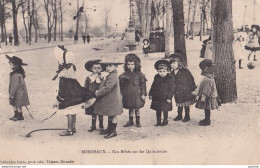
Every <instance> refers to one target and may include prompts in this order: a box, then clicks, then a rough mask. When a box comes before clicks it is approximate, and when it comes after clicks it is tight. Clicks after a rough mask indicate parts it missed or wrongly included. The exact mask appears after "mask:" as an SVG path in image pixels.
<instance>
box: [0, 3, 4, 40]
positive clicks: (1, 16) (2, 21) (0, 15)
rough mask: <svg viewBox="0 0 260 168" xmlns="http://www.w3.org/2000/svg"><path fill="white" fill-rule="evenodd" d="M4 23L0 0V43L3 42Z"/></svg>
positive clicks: (2, 7) (2, 5) (2, 6)
mask: <svg viewBox="0 0 260 168" xmlns="http://www.w3.org/2000/svg"><path fill="white" fill-rule="evenodd" d="M4 22H5V10H4V4H3V3H2V0H0V24H1V42H4V41H5V36H4Z"/></svg>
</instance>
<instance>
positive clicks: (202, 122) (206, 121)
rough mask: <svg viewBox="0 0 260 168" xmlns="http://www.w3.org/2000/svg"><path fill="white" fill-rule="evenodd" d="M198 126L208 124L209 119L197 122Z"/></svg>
mask: <svg viewBox="0 0 260 168" xmlns="http://www.w3.org/2000/svg"><path fill="white" fill-rule="evenodd" d="M199 125H200V126H207V125H210V120H207V119H204V120H201V121H200V122H199Z"/></svg>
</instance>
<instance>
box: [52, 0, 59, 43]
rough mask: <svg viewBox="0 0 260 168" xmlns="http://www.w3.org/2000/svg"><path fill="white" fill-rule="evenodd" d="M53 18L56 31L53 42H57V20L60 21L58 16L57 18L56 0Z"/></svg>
mask: <svg viewBox="0 0 260 168" xmlns="http://www.w3.org/2000/svg"><path fill="white" fill-rule="evenodd" d="M53 15H54V16H53V18H54V31H53V36H54V37H53V41H56V38H57V21H58V20H57V19H58V16H57V2H56V0H55V1H54V8H53Z"/></svg>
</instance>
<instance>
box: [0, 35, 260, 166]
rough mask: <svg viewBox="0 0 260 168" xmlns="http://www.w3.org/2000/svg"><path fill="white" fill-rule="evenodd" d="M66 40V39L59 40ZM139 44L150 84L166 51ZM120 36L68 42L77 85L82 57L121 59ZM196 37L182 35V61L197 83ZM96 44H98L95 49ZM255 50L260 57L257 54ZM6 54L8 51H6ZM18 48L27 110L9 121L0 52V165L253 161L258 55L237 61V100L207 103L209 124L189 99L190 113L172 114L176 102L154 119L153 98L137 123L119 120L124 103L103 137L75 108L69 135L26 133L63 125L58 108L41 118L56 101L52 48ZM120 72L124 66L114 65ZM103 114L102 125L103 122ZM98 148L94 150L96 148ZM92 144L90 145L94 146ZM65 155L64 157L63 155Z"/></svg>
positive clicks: (259, 122)
mask: <svg viewBox="0 0 260 168" xmlns="http://www.w3.org/2000/svg"><path fill="white" fill-rule="evenodd" d="M69 43H70V42H68V41H65V42H64V44H69ZM51 45H56V44H55V43H52V44H45V43H42V44H37V45H36V44H34V45H32V46H26V45H23V46H20V47H17V48H15V49H16V50H14V49H13V48H12V47H10V46H8V47H5V49H3V48H2V49H1V51H0V52H1V53H3V52H8V51H12V52H16V51H19V50H22V49H30V48H38V47H47V46H51ZM141 45H142V44H140V45H139V46H138V47H137V50H135V51H134V53H137V54H138V55H139V57H140V58H141V61H142V72H143V73H144V74H145V75H146V77H147V79H148V82H147V90H148V91H149V89H150V86H151V83H152V81H153V77H154V75H155V74H156V71H155V69H154V68H153V65H154V62H155V61H156V60H158V59H159V58H163V57H164V53H153V54H149V58H146V59H144V56H143V54H142V50H141V47H142V46H141ZM122 46H123V45H122V42H120V39H105V40H101V39H96V40H94V42H92V43H91V44H90V45H87V44H86V45H83V44H82V43H80V44H76V45H67V48H68V50H70V51H72V52H74V54H76V55H77V57H78V64H77V65H76V66H77V75H78V80H79V81H80V83H81V84H82V85H83V83H84V80H85V78H86V76H87V75H88V72H87V71H86V70H85V69H84V64H85V62H86V61H87V60H89V59H91V58H100V57H103V58H104V57H110V58H113V57H116V58H118V59H120V60H123V59H124V56H125V55H126V54H127V53H128V52H117V50H118V48H119V51H120V50H121V48H122ZM200 47H201V42H200V41H199V40H198V39H195V40H194V41H187V55H188V65H189V67H188V68H189V69H190V71H191V72H192V74H193V76H194V78H195V81H196V84H198V83H199V81H200V79H201V76H200V69H199V66H198V64H199V62H200V61H201V59H200V58H199V52H200ZM92 48H98V49H101V50H93V49H92ZM257 54H258V55H259V59H260V54H259V53H257ZM10 55H11V54H10ZM13 55H16V56H19V57H21V58H22V59H23V61H24V62H25V63H28V64H29V66H28V67H25V71H26V75H27V76H26V78H25V81H26V84H27V89H28V93H29V98H30V103H31V105H30V106H29V109H30V112H31V113H32V115H33V116H34V117H35V119H36V120H33V119H32V118H31V117H30V116H29V113H28V112H27V111H26V109H23V111H24V117H25V120H24V121H19V122H13V121H10V120H9V117H11V116H12V115H13V111H12V108H11V107H10V106H9V103H8V86H9V72H10V68H9V65H8V63H7V60H6V58H5V54H1V55H0V75H1V78H0V82H1V85H0V102H1V103H0V143H1V144H2V145H1V148H0V153H1V154H0V165H1V164H8V163H9V164H12V162H13V163H15V164H31V163H32V164H174V165H182V164H184V165H197V164H203V165H204V164H205V165H208V164H210V165H215V164H221V165H228V164H244V165H259V164H260V158H259V152H260V146H259V138H260V110H259V106H260V88H259V83H260V77H259V74H258V73H259V72H260V66H259V64H260V61H258V62H255V63H256V68H255V69H253V70H249V69H248V68H247V67H246V64H247V62H248V61H247V59H246V56H245V59H244V61H243V66H244V69H237V91H238V99H237V101H236V102H233V103H228V104H223V105H222V106H221V107H220V108H219V109H218V110H214V111H212V117H211V118H212V119H211V120H212V124H211V125H210V126H208V127H200V126H198V122H199V121H200V120H201V119H203V117H204V112H203V111H202V110H199V109H196V108H195V107H194V106H192V107H191V121H189V122H187V123H183V122H175V121H173V118H174V117H175V116H176V114H177V113H176V111H177V108H176V106H175V105H174V107H173V111H171V112H169V125H167V126H165V127H155V126H154V124H155V123H156V117H155V112H154V111H153V110H151V109H150V104H151V101H150V100H149V99H146V104H145V107H144V108H142V109H141V124H142V127H141V128H137V127H136V126H133V127H130V128H124V127H123V125H124V124H125V123H126V122H127V120H128V111H127V110H124V113H123V114H122V115H120V116H119V117H118V120H119V122H118V128H117V132H118V136H117V137H115V138H112V139H104V137H103V136H101V135H99V134H98V131H95V132H92V133H89V132H88V131H87V130H88V129H89V127H90V125H91V117H90V116H87V115H85V114H84V110H81V109H78V110H74V111H73V112H75V113H77V123H76V128H77V133H76V134H74V135H73V136H69V137H60V136H59V134H58V133H59V131H42V132H35V133H34V134H32V136H31V137H29V138H26V134H27V133H28V132H30V131H32V130H34V129H42V128H66V124H67V120H66V117H65V116H64V115H63V114H62V112H58V113H57V114H56V115H54V116H53V117H52V118H51V119H49V120H47V121H45V122H40V121H39V120H41V119H44V118H46V117H48V116H50V115H51V114H52V113H53V112H55V109H53V108H52V104H53V102H54V99H55V86H56V84H57V83H56V82H57V81H56V82H53V81H52V80H51V79H52V77H53V76H54V75H55V71H56V70H57V67H58V64H57V60H56V59H55V58H54V56H53V50H52V48H45V49H39V50H30V51H24V52H17V53H13ZM118 71H119V74H121V73H122V72H123V67H122V66H120V67H119V68H118ZM106 120H107V119H106V117H105V120H104V121H105V126H106V125H107V122H106ZM95 150H97V151H95ZM93 152H96V153H93ZM103 152H105V153H103ZM61 160H63V161H61Z"/></svg>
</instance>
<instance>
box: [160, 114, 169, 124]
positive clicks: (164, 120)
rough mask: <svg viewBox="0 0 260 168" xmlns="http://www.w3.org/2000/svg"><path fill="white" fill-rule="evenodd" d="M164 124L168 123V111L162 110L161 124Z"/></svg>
mask: <svg viewBox="0 0 260 168" xmlns="http://www.w3.org/2000/svg"><path fill="white" fill-rule="evenodd" d="M165 125H168V111H164V112H163V122H162V124H161V126H165Z"/></svg>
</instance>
